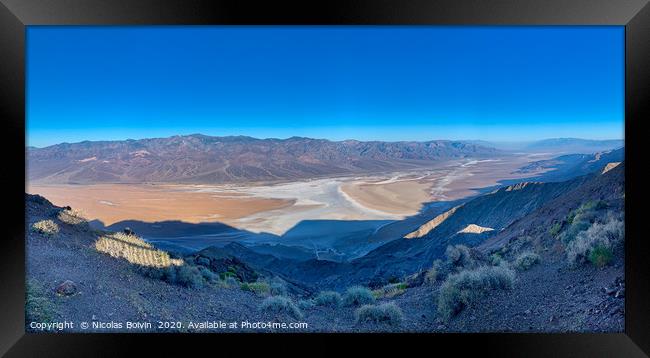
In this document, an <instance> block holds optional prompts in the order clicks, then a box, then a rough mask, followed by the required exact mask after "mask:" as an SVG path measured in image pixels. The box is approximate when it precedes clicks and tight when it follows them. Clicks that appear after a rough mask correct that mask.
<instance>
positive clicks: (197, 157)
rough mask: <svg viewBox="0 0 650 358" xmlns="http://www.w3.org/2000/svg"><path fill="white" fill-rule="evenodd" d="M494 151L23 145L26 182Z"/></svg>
mask: <svg viewBox="0 0 650 358" xmlns="http://www.w3.org/2000/svg"><path fill="white" fill-rule="evenodd" d="M498 152H499V151H498V150H496V149H494V148H489V147H485V146H481V145H477V144H473V143H467V142H462V141H447V140H435V141H428V142H381V141H368V142H362V141H356V140H346V141H329V140H325V139H312V138H302V137H292V138H288V139H256V138H251V137H245V136H234V137H211V136H206V135H201V134H194V135H186V136H174V137H169V138H155V139H141V140H124V141H97V142H91V141H85V142H80V143H73V144H69V143H62V144H57V145H53V146H49V147H46V148H33V147H30V148H28V149H27V158H28V175H29V180H30V181H35V180H39V181H43V182H49V183H81V184H85V183H134V182H196V183H229V182H253V181H274V180H292V179H304V178H313V177H319V176H324V175H345V174H356V173H370V172H380V171H390V170H401V169H409V168H417V167H422V166H426V165H431V163H432V162H436V161H441V160H450V159H460V158H467V157H471V158H482V157H490V156H494V155H495V154H497V153H498Z"/></svg>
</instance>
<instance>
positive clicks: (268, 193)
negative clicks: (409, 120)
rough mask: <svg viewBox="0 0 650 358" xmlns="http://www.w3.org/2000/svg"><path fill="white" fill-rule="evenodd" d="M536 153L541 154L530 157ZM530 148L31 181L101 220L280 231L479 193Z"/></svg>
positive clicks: (35, 188) (396, 213) (395, 216)
mask: <svg viewBox="0 0 650 358" xmlns="http://www.w3.org/2000/svg"><path fill="white" fill-rule="evenodd" d="M535 159H539V158H535ZM530 160H531V158H530V157H529V156H527V155H522V156H509V157H507V158H495V159H490V160H472V159H464V160H457V161H453V162H445V163H441V164H440V165H438V166H436V167H434V168H427V169H418V170H411V171H403V172H394V173H384V174H376V175H367V176H361V177H359V176H357V177H333V178H321V179H313V180H302V181H295V182H288V183H275V184H268V185H264V184H241V185H238V184H222V185H189V184H137V185H134V184H96V185H29V186H28V192H30V193H34V194H41V195H43V196H45V197H46V198H48V199H49V200H51V201H52V202H53V203H54V204H56V205H62V206H63V205H70V206H73V207H75V208H78V209H80V210H81V211H83V212H84V213H85V215H86V216H87V217H88V218H89V219H97V220H100V221H102V222H103V223H104V224H106V225H110V224H113V223H115V222H119V221H122V220H139V221H144V222H155V221H165V220H179V221H185V222H189V223H199V222H221V223H224V224H228V225H231V226H233V227H235V228H238V229H243V230H248V231H252V232H255V233H259V232H268V233H273V234H277V235H282V234H284V233H285V232H287V231H288V230H290V229H291V228H293V227H295V226H296V225H297V224H298V223H300V222H302V221H305V220H345V221H351V220H376V221H377V222H378V225H379V223H385V221H386V220H399V219H402V218H404V217H407V216H410V215H414V214H417V213H418V212H419V210H420V209H421V207H422V205H423V204H424V203H427V202H432V201H449V200H455V199H460V198H463V197H467V196H470V195H473V194H476V193H477V191H476V189H479V188H485V187H488V186H492V185H495V184H497V183H498V181H499V180H504V179H515V178H522V177H525V176H532V175H535V174H537V173H527V174H525V175H522V174H519V175H515V174H512V172H514V171H515V169H516V168H518V167H520V166H522V165H524V164H525V163H527V162H529V161H530Z"/></svg>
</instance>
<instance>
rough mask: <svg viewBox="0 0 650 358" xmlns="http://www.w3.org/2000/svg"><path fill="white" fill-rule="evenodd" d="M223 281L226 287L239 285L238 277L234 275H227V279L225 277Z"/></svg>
mask: <svg viewBox="0 0 650 358" xmlns="http://www.w3.org/2000/svg"><path fill="white" fill-rule="evenodd" d="M223 282H224V284H225V285H226V287H236V286H239V280H237V278H236V277H233V276H228V277H226V278H225V279H223Z"/></svg>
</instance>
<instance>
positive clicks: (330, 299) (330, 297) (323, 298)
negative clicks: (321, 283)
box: [314, 291, 342, 307]
mask: <svg viewBox="0 0 650 358" xmlns="http://www.w3.org/2000/svg"><path fill="white" fill-rule="evenodd" d="M341 300H342V298H341V295H340V294H339V293H338V292H334V291H322V292H320V293H319V294H318V296H316V297H315V298H314V304H315V305H316V306H328V307H338V306H340V305H341Z"/></svg>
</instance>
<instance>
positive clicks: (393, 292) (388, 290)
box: [372, 282, 407, 299]
mask: <svg viewBox="0 0 650 358" xmlns="http://www.w3.org/2000/svg"><path fill="white" fill-rule="evenodd" d="M406 289H407V285H406V283H404V282H398V283H391V284H388V285H386V286H384V287H382V288H380V289H378V290H374V291H372V295H373V297H374V298H375V299H379V298H390V297H395V296H398V295H401V294H403V293H404V292H406Z"/></svg>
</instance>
